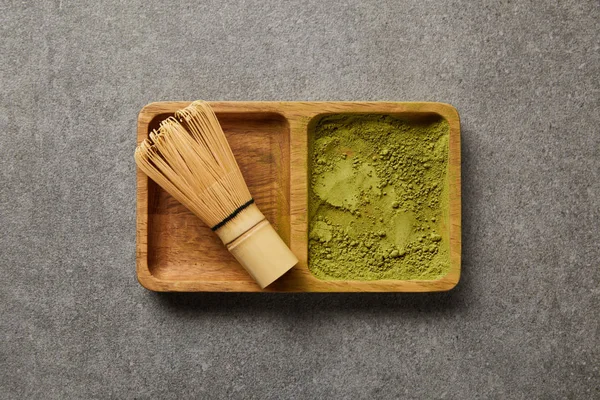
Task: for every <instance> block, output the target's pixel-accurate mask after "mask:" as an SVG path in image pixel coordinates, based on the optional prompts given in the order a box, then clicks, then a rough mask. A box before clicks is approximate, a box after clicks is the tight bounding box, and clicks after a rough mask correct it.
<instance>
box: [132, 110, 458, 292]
mask: <svg viewBox="0 0 600 400" xmlns="http://www.w3.org/2000/svg"><path fill="white" fill-rule="evenodd" d="M188 104H189V102H160V103H151V104H148V105H147V106H145V107H144V108H143V109H142V111H141V112H140V114H139V118H138V129H137V140H138V143H139V142H141V141H142V140H144V139H145V138H146V137H148V133H149V132H150V131H151V130H152V129H154V128H156V127H157V126H158V124H159V123H160V121H162V120H163V119H164V118H166V117H168V116H169V115H172V114H173V113H174V112H175V111H176V110H178V109H181V108H183V107H185V106H187V105H188ZM211 105H212V106H213V108H214V109H215V112H216V114H217V117H218V118H219V120H220V122H221V124H222V126H223V130H224V131H225V134H226V135H227V137H228V140H229V142H230V145H231V148H232V150H233V153H234V154H235V156H236V159H237V160H238V163H239V165H240V169H241V170H242V173H243V175H244V177H245V179H246V182H247V184H248V187H249V188H250V192H251V193H252V195H253V197H254V198H255V200H256V203H257V204H258V206H259V208H260V209H261V210H262V212H263V213H264V214H265V216H266V217H267V218H268V219H269V221H271V223H272V224H273V226H274V227H275V229H276V230H277V231H278V232H279V234H280V235H281V237H282V238H283V240H284V241H285V242H286V243H288V245H289V246H290V248H291V250H292V251H293V252H294V253H295V254H296V256H297V257H298V259H299V260H300V262H299V263H298V265H296V266H295V267H294V268H293V269H292V270H291V271H290V272H288V273H287V274H286V275H284V276H283V277H282V278H280V279H279V280H278V281H276V282H275V283H274V284H272V285H271V286H269V287H268V288H267V289H265V291H279V292H427V291H443V290H449V289H451V288H453V287H454V286H456V284H457V283H458V280H459V277H460V257H461V225H460V224H461V198H460V196H461V194H460V122H459V116H458V113H457V111H456V109H455V108H454V107H452V106H450V105H448V104H443V103H395V102H211ZM337 113H371V114H393V115H399V116H405V117H408V118H410V117H411V116H427V115H432V114H438V115H440V116H442V117H443V118H445V119H446V120H447V121H448V123H449V126H450V132H449V154H448V156H449V158H448V173H447V175H446V177H447V179H448V188H449V191H448V192H449V206H450V214H449V224H448V225H447V232H446V234H447V237H448V238H449V240H450V272H449V273H448V274H447V275H446V276H444V277H443V278H440V279H437V280H410V281H402V280H380V281H333V280H320V279H317V278H315V277H314V276H313V275H312V274H311V272H310V271H309V270H308V265H307V254H308V245H307V243H308V234H307V228H308V227H307V202H308V199H307V191H308V176H307V160H308V158H307V153H308V138H309V135H310V123H311V120H313V119H315V118H318V117H320V116H323V115H327V114H337ZM136 253H137V277H138V280H139V282H140V283H141V284H142V285H143V286H144V287H146V288H148V289H150V290H154V291H177V292H199V291H209V292H259V291H261V289H260V288H259V286H258V285H257V284H256V283H255V282H254V281H253V280H252V278H250V276H249V275H248V274H247V273H246V272H245V271H244V270H243V269H242V267H241V266H240V265H239V264H238V263H237V262H236V261H235V259H234V258H233V256H231V254H229V253H228V252H227V250H226V249H225V246H223V244H222V243H221V241H220V240H219V239H218V238H217V236H216V235H215V234H214V233H213V232H212V231H211V230H210V229H209V228H208V227H207V226H205V225H204V224H203V223H202V221H200V219H198V218H197V217H196V216H194V215H193V214H192V213H191V212H190V211H188V210H187V209H186V208H185V207H184V206H183V205H181V204H180V203H179V202H177V201H176V200H175V199H173V198H172V197H171V196H170V195H169V194H168V193H166V192H165V191H163V190H162V189H161V188H160V187H159V186H158V185H156V184H155V183H154V182H153V181H151V180H149V179H148V178H147V177H146V175H144V174H143V173H142V172H141V171H140V170H139V169H138V171H137V251H136Z"/></svg>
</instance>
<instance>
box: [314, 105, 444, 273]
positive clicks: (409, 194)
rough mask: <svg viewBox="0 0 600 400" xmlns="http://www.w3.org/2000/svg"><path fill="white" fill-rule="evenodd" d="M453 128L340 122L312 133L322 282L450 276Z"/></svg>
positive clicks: (428, 122)
mask: <svg viewBox="0 0 600 400" xmlns="http://www.w3.org/2000/svg"><path fill="white" fill-rule="evenodd" d="M448 129H449V128H448V123H447V122H446V121H445V120H443V119H441V118H432V117H430V118H428V119H421V120H402V119H398V118H395V117H392V116H388V115H344V114H340V115H333V116H327V117H324V118H322V119H321V120H320V121H318V123H317V124H316V126H315V127H314V130H313V132H312V137H311V142H310V155H309V168H310V188H309V248H308V257H309V260H308V264H309V269H310V271H311V272H312V273H313V274H314V275H315V276H317V277H318V278H320V279H346V280H377V279H402V280H408V279H437V278H439V277H441V276H443V275H445V274H446V273H447V272H448V270H449V250H448V249H449V246H448V238H447V235H446V234H445V233H444V227H445V226H446V224H447V219H448V190H447V187H446V186H447V180H446V169H447V161H448Z"/></svg>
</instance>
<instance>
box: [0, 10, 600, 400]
mask: <svg viewBox="0 0 600 400" xmlns="http://www.w3.org/2000/svg"><path fill="white" fill-rule="evenodd" d="M599 8H600V7H599V5H598V2H597V1H595V0H593V1H573V0H571V1H548V2H544V1H537V2H531V1H530V2H527V1H525V2H522V1H483V2H471V1H439V2H431V1H422V0H409V1H403V2H396V1H393V0H389V1H381V2H374V1H364V0H360V1H358V0H345V1H315V0H308V1H304V2H297V3H296V2H283V1H282V2H279V1H264V0H263V1H255V0H246V1H244V0H241V1H227V2H223V1H212V0H209V1H202V2H197V1H183V2H178V4H171V2H166V1H155V0H152V1H139V0H136V1H126V2H122V1H95V2H87V4H82V3H81V2H73V1H66V0H64V1H53V2H50V1H41V2H29V1H3V2H1V3H0V19H1V24H0V46H1V47H0V49H1V50H0V51H1V56H2V58H1V59H0V88H1V96H0V183H1V185H0V226H1V233H0V253H1V256H0V335H1V336H0V338H1V339H0V398H3V399H13V398H45V399H48V398H55V399H65V398H108V397H112V398H173V399H175V398H186V397H194V398H225V397H232V398H242V397H247V398H273V399H278V398H427V399H431V398H453V399H469V398H515V399H521V398H523V399H525V398H578V399H592V398H598V397H599V396H600V391H599V390H600V389H599V387H600V372H599V370H598V368H599V364H600V359H599V350H598V348H599V347H600V346H599V339H598V336H599V332H598V324H599V319H600V313H599V307H600V301H599V300H600V289H599V283H600V274H599V265H600V263H599V260H600V239H599V227H600V132H599V129H598V128H599V126H600V116H599V115H600V114H599V112H598V106H599V105H600V94H599V91H600V85H599V77H600V68H599V65H600V41H599V38H598V21H599V20H600V10H599ZM196 98H204V99H211V100H218V99H226V100H428V101H444V102H449V103H451V104H453V105H454V106H456V107H457V108H458V110H459V112H460V114H461V117H462V129H463V131H462V133H463V136H462V138H463V144H462V146H463V147H462V149H463V204H464V207H463V215H464V217H463V229H464V231H463V244H464V251H463V275H462V280H461V282H460V284H459V286H458V287H457V288H456V289H455V290H453V291H451V292H448V293H442V294H422V295H415V294H408V295H401V294H400V295H395V294H392V295H384V294H380V295H361V294H358V295H356V294H352V295H261V294H259V295H248V294H200V295H191V294H187V295H184V294H181V295H168V294H155V293H152V292H149V291H147V290H145V289H143V288H142V287H141V286H139V285H138V283H137V282H136V279H135V266H134V264H135V253H134V249H135V177H134V172H135V166H134V162H133V150H134V147H135V125H136V116H137V112H138V111H139V110H140V109H141V107H142V106H143V105H144V104H146V103H148V102H151V101H158V100H192V99H196Z"/></svg>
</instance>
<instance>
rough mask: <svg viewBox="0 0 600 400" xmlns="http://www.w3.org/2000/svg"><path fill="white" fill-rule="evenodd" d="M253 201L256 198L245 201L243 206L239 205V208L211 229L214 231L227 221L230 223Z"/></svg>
mask: <svg viewBox="0 0 600 400" xmlns="http://www.w3.org/2000/svg"><path fill="white" fill-rule="evenodd" d="M252 203H254V199H250V200H248V201H247V202H245V203H244V204H242V205H241V206H239V207H238V208H236V209H235V210H233V212H232V213H231V214H229V215H228V216H227V217H226V218H225V219H224V220H223V221H221V222H219V223H218V224H216V225H215V226H213V227H212V228H210V229H211V230H212V231H213V232H214V231H216V230H217V229H219V228H221V227H222V226H223V225H225V224H226V223H228V222H229V221H231V220H232V219H234V218H235V216H236V215H238V214H239V213H240V212H242V210H244V209H245V208H246V207H248V206H249V205H250V204H252Z"/></svg>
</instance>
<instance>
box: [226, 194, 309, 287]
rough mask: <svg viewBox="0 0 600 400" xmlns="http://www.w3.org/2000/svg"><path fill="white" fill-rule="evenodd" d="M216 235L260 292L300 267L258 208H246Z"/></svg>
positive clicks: (254, 206) (254, 205)
mask: <svg viewBox="0 0 600 400" xmlns="http://www.w3.org/2000/svg"><path fill="white" fill-rule="evenodd" d="M215 233H216V234H217V235H218V236H219V237H220V238H221V241H222V242H223V243H224V244H225V245H226V246H227V249H228V250H229V252H230V253H231V254H233V256H234V257H235V259H236V260H238V262H239V263H240V264H242V266H243V267H244V269H245V270H246V271H248V273H249V274H250V275H251V276H252V278H254V280H255V281H256V282H257V283H258V285H259V286H260V287H261V289H264V288H265V287H267V286H268V285H270V284H271V283H273V281H275V280H276V279H277V278H279V277H280V276H281V275H283V274H285V273H286V272H287V271H289V270H290V269H291V268H292V267H293V266H294V265H296V264H297V263H298V259H297V258H296V256H295V255H294V253H292V252H291V250H290V249H289V248H288V247H287V245H286V244H285V242H284V241H283V240H282V239H281V237H279V235H278V234H277V232H275V229H273V227H272V226H271V224H270V223H269V221H267V220H266V218H265V216H264V215H263V213H261V212H260V210H259V209H258V207H257V206H256V204H251V205H250V206H248V207H247V208H245V209H244V210H243V211H241V212H240V213H239V214H237V215H236V216H235V218H233V219H231V221H229V222H227V223H226V224H225V225H223V226H222V227H220V228H218V229H217V230H216V231H215Z"/></svg>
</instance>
